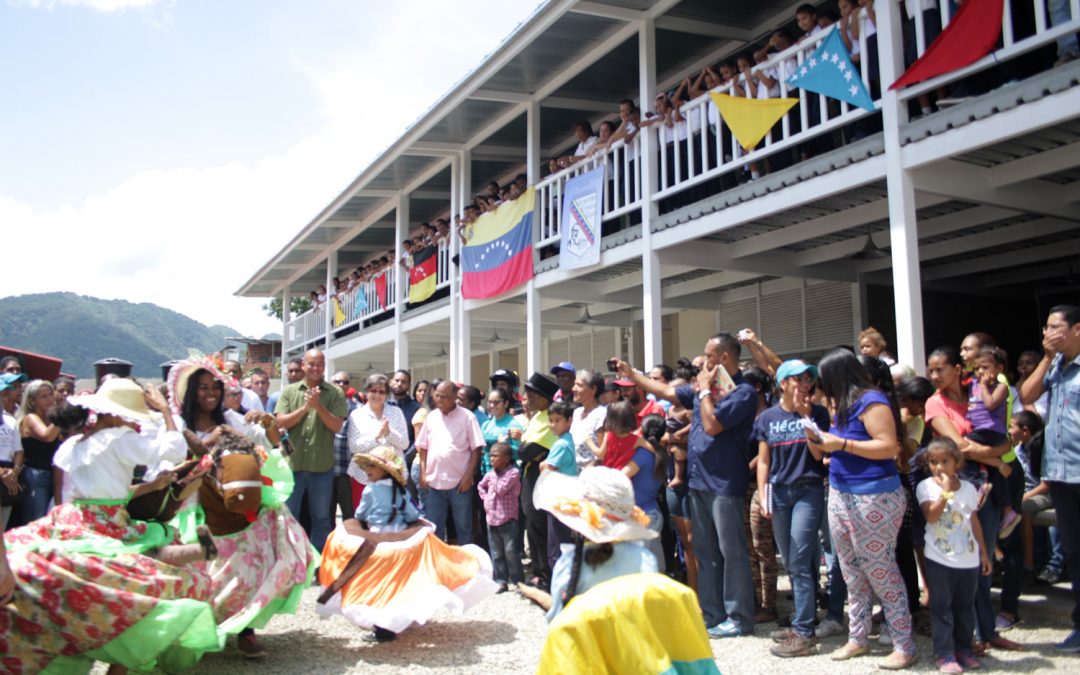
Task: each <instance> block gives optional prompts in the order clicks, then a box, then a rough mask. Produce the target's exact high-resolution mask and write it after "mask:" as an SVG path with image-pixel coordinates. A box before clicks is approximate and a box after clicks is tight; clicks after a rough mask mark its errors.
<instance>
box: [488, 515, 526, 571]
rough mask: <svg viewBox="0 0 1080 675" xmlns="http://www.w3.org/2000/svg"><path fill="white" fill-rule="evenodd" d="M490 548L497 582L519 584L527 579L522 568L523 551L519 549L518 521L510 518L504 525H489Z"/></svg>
mask: <svg viewBox="0 0 1080 675" xmlns="http://www.w3.org/2000/svg"><path fill="white" fill-rule="evenodd" d="M487 533H488V548H489V549H490V550H491V566H492V567H493V568H494V572H495V575H494V576H495V583H497V584H507V583H509V584H519V583H521V582H522V581H525V573H524V571H522V569H521V552H520V551H518V544H517V542H518V521H516V520H508V521H506V522H505V523H503V524H502V525H497V526H495V527H492V526H491V525H488V528H487Z"/></svg>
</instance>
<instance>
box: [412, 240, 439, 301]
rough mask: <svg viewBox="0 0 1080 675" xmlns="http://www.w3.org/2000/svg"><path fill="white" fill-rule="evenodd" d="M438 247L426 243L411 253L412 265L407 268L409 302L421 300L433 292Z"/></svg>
mask: <svg viewBox="0 0 1080 675" xmlns="http://www.w3.org/2000/svg"><path fill="white" fill-rule="evenodd" d="M438 251H439V249H438V248H437V247H436V246H435V245H434V244H431V245H428V246H425V247H424V248H422V249H420V250H419V251H417V252H416V253H413V266H412V269H411V270H409V302H412V303H417V302H423V301H425V300H427V299H428V298H430V297H431V296H432V294H434V293H435V272H436V269H437V268H436V263H437V262H438V259H439V256H438V255H436V254H437V253H438Z"/></svg>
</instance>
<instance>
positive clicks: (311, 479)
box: [285, 469, 334, 553]
mask: <svg viewBox="0 0 1080 675" xmlns="http://www.w3.org/2000/svg"><path fill="white" fill-rule="evenodd" d="M293 481H294V485H293V491H292V494H291V495H289V500H288V501H287V502H285V505H286V506H288V507H289V511H291V512H292V514H293V517H295V518H299V517H300V507H301V506H303V504H304V501H303V500H304V495H305V494H306V495H307V503H308V514H309V515H310V516H311V531H310V532H308V539H310V540H311V545H312V546H314V547H315V548H316V549H317V550H318V551H319V553H322V550H323V546H324V545H325V544H326V537H327V536H328V535H329V534H330V530H331V529H332V528H333V522H332V521H331V519H330V504H331V503H333V498H334V470H333V469H330V470H328V471H323V472H321V473H316V472H313V471H293Z"/></svg>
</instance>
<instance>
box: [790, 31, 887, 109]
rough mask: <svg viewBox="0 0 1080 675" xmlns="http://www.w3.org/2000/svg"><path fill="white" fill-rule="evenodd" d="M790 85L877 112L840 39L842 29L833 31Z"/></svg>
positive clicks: (797, 72) (795, 74)
mask: <svg viewBox="0 0 1080 675" xmlns="http://www.w3.org/2000/svg"><path fill="white" fill-rule="evenodd" d="M787 83H788V86H791V87H802V88H803V89H805V90H807V91H812V92H814V93H817V94H821V95H822V96H828V97H829V98H835V99H837V100H839V101H847V102H848V103H850V104H851V105H855V106H858V107H860V108H864V109H866V110H873V109H874V101H873V99H871V98H870V94H869V92H867V91H866V85H865V84H863V81H862V77H861V75H860V73H859V69H858V68H856V67H855V66H854V65H853V64H852V63H851V55H850V54H848V50H847V47H845V46H844V41H843V40H842V39H841V38H840V29H839V27H834V28H833V29H832V32H830V33H829V36H828V37H826V38H825V39H824V40H822V41H821V44H819V45H818V48H817V49H816V50H814V53H813V54H811V55H810V56H808V57H807V58H806V60H804V61H803V62H802V65H801V66H799V67H798V69H797V70H796V71H795V72H794V73H793V74H792V75H791V77H789V78H788V81H787Z"/></svg>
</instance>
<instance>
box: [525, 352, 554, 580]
mask: <svg viewBox="0 0 1080 675" xmlns="http://www.w3.org/2000/svg"><path fill="white" fill-rule="evenodd" d="M558 391H559V385H558V384H556V383H555V380H553V379H551V378H550V377H548V376H547V375H544V374H543V373H533V374H532V376H531V377H530V378H529V379H528V381H526V382H525V397H526V398H527V399H528V403H529V412H530V414H531V415H532V418H530V419H529V426H528V427H526V428H525V433H523V434H522V435H521V448H520V449H519V450H518V458H520V459H521V512H522V514H524V516H525V536H526V537H527V538H528V540H529V556H530V558H531V559H532V574H533V577H532V579H530V580H529V584H530V585H533V586H540V587H542V588H548V586H549V584H550V583H551V566H550V565H549V564H548V560H547V514H545V513H544V512H543V511H540V510H538V509H537V508H536V507H535V506H533V488H535V487H536V481H537V480H538V479H539V478H540V463H541V462H543V461H544V459H546V458H547V454H548V451H549V450H551V446H552V445H554V444H555V440H556V437H555V434H553V433H551V424H550V423H549V422H548V406H550V405H551V401H552V399H554V398H555V394H556V392H558Z"/></svg>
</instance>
